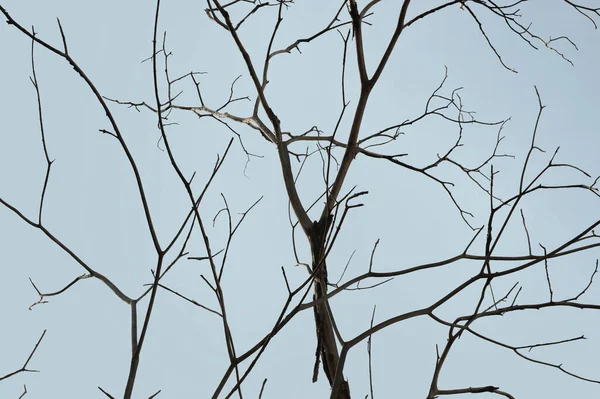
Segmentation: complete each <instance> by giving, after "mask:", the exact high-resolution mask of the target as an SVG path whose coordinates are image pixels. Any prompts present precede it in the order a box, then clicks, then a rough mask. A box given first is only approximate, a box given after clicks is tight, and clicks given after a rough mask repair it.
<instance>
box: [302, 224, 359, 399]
mask: <svg viewBox="0 0 600 399" xmlns="http://www.w3.org/2000/svg"><path fill="white" fill-rule="evenodd" d="M327 221H328V220H327V219H321V221H319V222H318V223H317V222H315V223H313V228H312V230H311V234H310V242H311V251H312V258H313V259H312V266H313V270H315V269H316V270H317V272H316V274H315V285H314V287H315V291H314V295H313V299H315V300H317V299H320V298H322V297H323V296H325V295H326V294H327V264H326V262H325V258H324V255H325V235H326V233H327V230H328V223H327ZM314 313H315V327H316V330H317V345H320V347H319V348H317V353H319V354H320V356H321V361H322V364H323V371H324V372H325V376H326V377H327V380H328V381H329V385H332V384H333V380H334V378H335V373H336V370H337V367H338V364H339V359H340V357H339V353H338V348H337V344H336V337H335V331H334V327H333V315H332V314H331V313H330V312H329V307H328V305H327V301H323V302H321V303H319V304H317V305H316V306H315V308H314ZM336 399H350V387H349V386H348V382H347V381H345V380H344V381H342V385H341V388H340V390H339V392H338V395H337V397H336Z"/></svg>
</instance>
